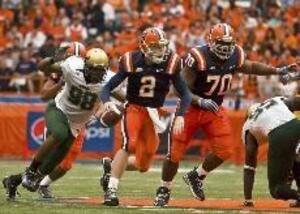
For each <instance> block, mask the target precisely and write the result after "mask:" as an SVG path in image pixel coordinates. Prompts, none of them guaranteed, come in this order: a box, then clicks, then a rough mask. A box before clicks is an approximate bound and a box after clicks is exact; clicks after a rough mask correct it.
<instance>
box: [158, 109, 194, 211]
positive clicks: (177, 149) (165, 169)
mask: <svg viewBox="0 0 300 214" xmlns="http://www.w3.org/2000/svg"><path fill="white" fill-rule="evenodd" d="M199 117H200V115H199V113H198V110H196V109H194V108H192V107H191V108H190V109H189V111H188V112H187V113H186V115H185V117H184V119H185V124H184V131H183V132H182V133H181V134H179V135H174V134H173V133H172V121H171V126H170V129H169V133H168V135H169V136H168V140H169V142H168V154H167V155H166V159H165V160H164V162H163V166H162V175H161V185H160V186H159V187H158V189H157V190H156V197H155V200H154V205H155V206H160V207H162V206H166V205H167V204H168V202H169V198H170V194H171V188H172V181H173V179H174V177H175V175H176V174H177V170H178V167H179V162H180V160H181V159H182V157H183V155H184V154H185V152H186V149H187V146H188V143H189V142H190V139H191V138H192V136H193V134H194V133H195V131H196V130H197V129H198V127H199V126H198V121H199Z"/></svg>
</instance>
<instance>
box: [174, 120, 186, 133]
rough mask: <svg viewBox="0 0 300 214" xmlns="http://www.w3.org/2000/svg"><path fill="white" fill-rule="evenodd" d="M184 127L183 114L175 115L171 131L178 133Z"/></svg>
mask: <svg viewBox="0 0 300 214" xmlns="http://www.w3.org/2000/svg"><path fill="white" fill-rule="evenodd" d="M183 129H184V117H183V116H177V117H176V118H175V122H174V126H173V132H174V134H175V135H178V134H180V133H181V132H182V131H183Z"/></svg>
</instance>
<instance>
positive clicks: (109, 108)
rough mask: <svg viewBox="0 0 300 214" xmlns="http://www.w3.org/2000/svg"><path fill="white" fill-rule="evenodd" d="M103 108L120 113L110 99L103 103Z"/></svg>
mask: <svg viewBox="0 0 300 214" xmlns="http://www.w3.org/2000/svg"><path fill="white" fill-rule="evenodd" d="M104 110H106V111H114V112H115V113H116V114H119V115H120V114H121V112H120V110H119V109H118V108H117V106H116V104H115V103H114V102H112V101H109V102H106V103H104Z"/></svg>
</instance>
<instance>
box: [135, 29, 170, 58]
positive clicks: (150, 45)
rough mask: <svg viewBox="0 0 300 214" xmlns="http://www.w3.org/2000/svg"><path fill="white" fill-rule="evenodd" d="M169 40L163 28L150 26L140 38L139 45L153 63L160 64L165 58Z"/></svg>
mask: <svg viewBox="0 0 300 214" xmlns="http://www.w3.org/2000/svg"><path fill="white" fill-rule="evenodd" d="M168 44H169V40H168V39H167V37H166V34H165V32H164V31H163V30H161V29H160V28H157V27H150V28H147V29H146V30H144V32H143V33H142V35H141V36H140V38H139V46H140V49H141V51H142V52H143V53H144V54H145V57H146V58H147V59H148V60H149V61H150V62H152V63H155V64H159V63H162V62H163V61H164V60H165V56H166V54H167V52H168Z"/></svg>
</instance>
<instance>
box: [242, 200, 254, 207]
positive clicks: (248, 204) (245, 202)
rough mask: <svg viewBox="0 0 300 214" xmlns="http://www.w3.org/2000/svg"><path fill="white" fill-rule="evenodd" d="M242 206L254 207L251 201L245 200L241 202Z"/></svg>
mask: <svg viewBox="0 0 300 214" xmlns="http://www.w3.org/2000/svg"><path fill="white" fill-rule="evenodd" d="M243 206H244V207H254V203H253V201H252V200H245V201H244V202H243Z"/></svg>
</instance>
